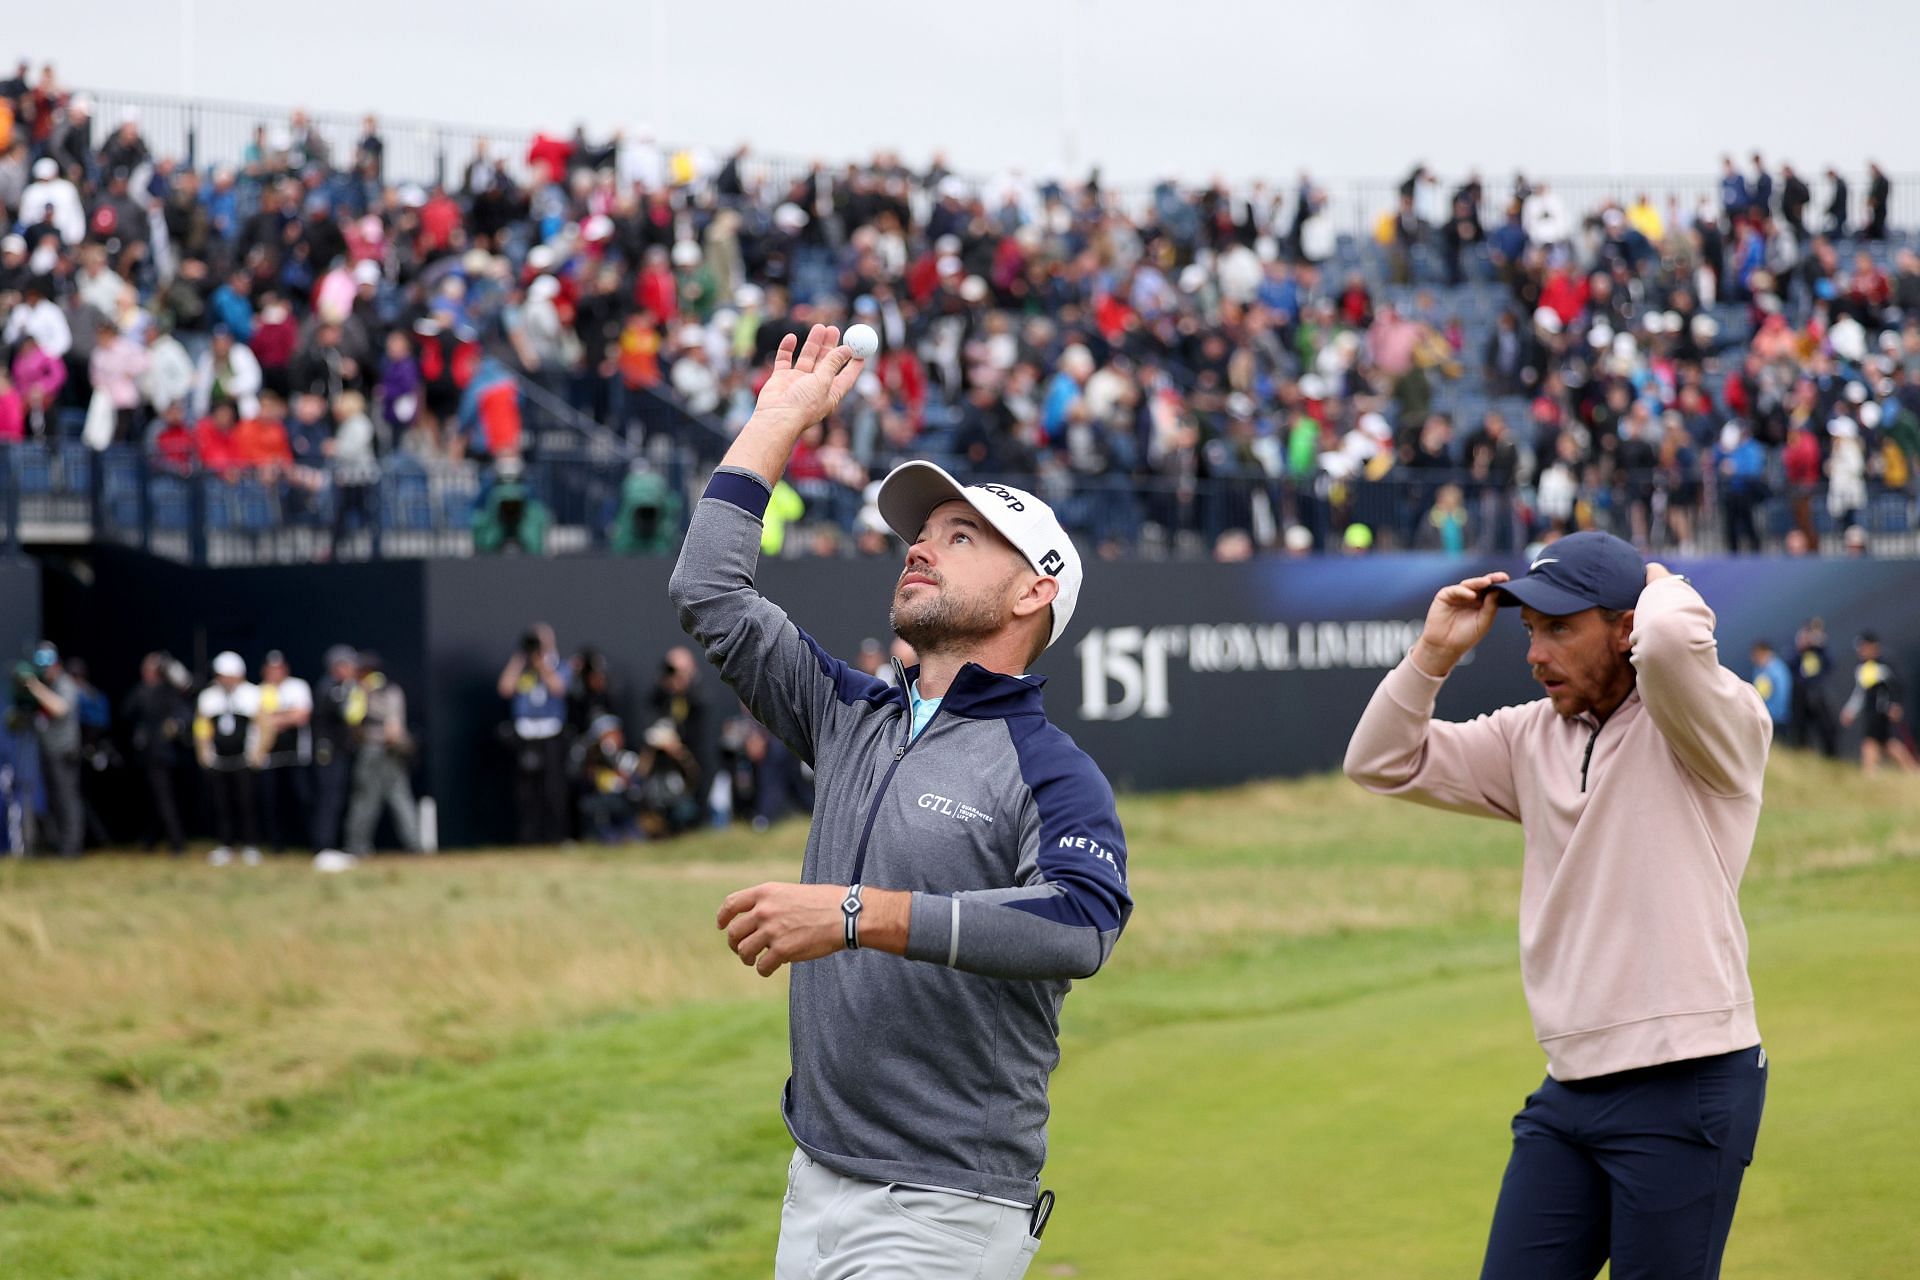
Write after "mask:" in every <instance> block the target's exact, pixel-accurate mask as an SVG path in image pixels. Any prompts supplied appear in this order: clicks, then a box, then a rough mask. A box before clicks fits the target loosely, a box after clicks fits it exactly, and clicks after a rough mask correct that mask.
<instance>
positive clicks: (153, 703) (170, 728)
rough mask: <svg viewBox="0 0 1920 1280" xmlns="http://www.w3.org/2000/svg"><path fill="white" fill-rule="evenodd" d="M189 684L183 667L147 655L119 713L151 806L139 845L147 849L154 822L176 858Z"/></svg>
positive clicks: (180, 843)
mask: <svg viewBox="0 0 1920 1280" xmlns="http://www.w3.org/2000/svg"><path fill="white" fill-rule="evenodd" d="M191 687H192V677H190V676H189V675H188V674H187V669H186V668H185V667H183V666H181V665H180V664H179V663H178V662H176V661H174V659H173V658H172V657H171V656H169V655H168V654H165V653H150V654H148V655H147V656H146V657H145V658H143V659H141V661H140V683H139V685H138V686H136V687H135V688H134V691H133V692H132V693H130V694H128V695H127V700H126V702H124V703H123V704H122V705H121V711H120V714H121V717H122V718H123V719H124V720H125V721H126V723H127V746H128V747H129V748H130V749H131V752H132V757H133V766H134V768H135V769H137V770H138V771H139V773H140V776H141V778H142V779H144V780H145V782H146V785H147V798H148V800H149V802H150V803H151V804H152V806H153V811H152V813H151V814H150V815H149V817H148V820H147V822H146V825H145V829H144V830H143V831H142V832H141V835H140V843H141V845H142V846H143V847H144V848H148V849H151V848H152V847H153V840H154V834H155V831H154V828H155V825H156V824H157V825H158V827H159V834H160V835H162V836H164V837H166V841H167V849H168V851H169V852H170V853H172V854H173V856H174V857H176V858H177V857H180V856H181V855H182V854H184V853H186V851H187V836H186V831H185V829H184V828H183V827H182V826H181V825H180V790H179V785H180V784H179V769H180V765H181V763H182V758H181V755H180V746H181V744H182V743H184V742H186V741H187V740H188V738H189V737H190V736H191V734H192V732H193V710H192V706H191V704H190V703H189V702H188V701H187V690H188V689H189V688H191Z"/></svg>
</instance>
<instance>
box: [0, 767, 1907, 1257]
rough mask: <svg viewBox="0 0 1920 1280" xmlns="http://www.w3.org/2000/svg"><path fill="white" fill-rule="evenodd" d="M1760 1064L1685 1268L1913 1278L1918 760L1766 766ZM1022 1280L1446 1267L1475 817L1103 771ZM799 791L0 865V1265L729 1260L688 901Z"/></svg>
mask: <svg viewBox="0 0 1920 1280" xmlns="http://www.w3.org/2000/svg"><path fill="white" fill-rule="evenodd" d="M1768 787H1769V791H1768V803H1767V809H1766V813H1765V815H1764V817H1763V821H1762V825H1761V835H1760V843H1759V847H1758V849H1757V850H1756V854H1755V859H1754V864H1753V866H1752V868H1751V869H1750V871H1749V873H1748V876H1747V880H1746V884H1745V887H1744V890H1743V894H1742V900H1743V904H1744V906H1745V910H1746V916H1747V921H1748V926H1749V930H1750V933H1751V936H1752V943H1753V948H1752V950H1753V978H1754V986H1755V989H1756V992H1757V996H1758V1001H1759V1016H1760V1022H1761V1026H1762V1028H1763V1030H1764V1032H1765V1035H1766V1043H1767V1049H1768V1053H1769V1056H1770V1058H1771V1059H1772V1061H1773V1075H1772V1082H1771V1089H1770V1094H1769V1098H1768V1108H1767V1115H1766V1121H1765V1124H1764V1126H1763V1129H1762V1132H1761V1137H1760V1146H1759V1153H1758V1158H1757V1160H1756V1163H1755V1165H1754V1167H1753V1169H1752V1170H1751V1171H1750V1173H1749V1176H1748V1181H1747V1187H1746V1191H1745V1194H1744V1196H1743V1199H1742V1202H1741V1206H1740V1211H1739V1217H1738V1219H1737V1220H1736V1223H1735V1227H1734V1232H1733V1237H1732V1243H1731V1245H1730V1248H1729V1251H1728V1259H1727V1266H1726V1273H1727V1275H1729V1276H1730V1277H1782V1278H1784V1277H1826V1276H1834V1277H1839V1276H1845V1277H1867V1278H1884V1280H1895V1278H1900V1280H1905V1278H1906V1277H1910V1276H1913V1275H1915V1274H1916V1273H1920V1243H1917V1241H1920V1232H1917V1231H1916V1229H1915V1228H1914V1226H1913V1210H1912V1196H1913V1191H1914V1189H1915V1187H1916V1186H1920V1154H1916V1152H1915V1150H1914V1146H1913V1133H1914V1128H1913V1120H1912V1117H1913V1116H1915V1115H1916V1114H1920V1072H1917V1071H1916V1070H1915V1069H1914V1065H1913V1064H1914V1063H1915V1062H1916V1060H1920V983H1916V981H1915V975H1916V974H1920V928H1916V927H1915V921H1916V920H1920V822H1916V815H1920V784H1916V782H1915V781H1913V780H1910V779H1905V778H1898V777H1882V778H1880V779H1877V780H1875V781H1874V782H1871V783H1869V782H1867V781H1865V780H1863V779H1861V778H1860V777H1859V776H1858V774H1857V772H1855V771H1853V770H1851V769H1848V768H1845V767H1842V766H1837V765H1830V764H1826V763H1824V762H1818V761H1814V760H1811V759H1808V758H1805V757H1801V756H1797V755H1783V756H1780V757H1778V758H1776V760H1775V761H1774V763H1773V765H1772V767H1771V770H1770V775H1769V783H1768ZM1122 817H1123V819H1124V820H1125V822H1126V824H1127V827H1128V833H1129V837H1130V841H1129V843H1130V845H1131V850H1132V869H1133V889H1134V892H1135V895H1136V898H1137V900H1138V909H1137V912H1136V914H1135V916H1134V918H1133V921H1132V924H1131V926H1130V927H1129V930H1128V933H1127V935H1126V937H1125V938H1124V939H1123V940H1122V941H1121V943H1120V945H1119V947H1118V949H1117V950H1116V952H1115V955H1114V959H1113V962H1112V963H1111V964H1110V965H1109V967H1108V968H1107V969H1106V970H1105V971H1104V972H1103V973H1101V974H1100V975H1099V976H1098V977H1097V978H1095V979H1093V980H1092V981H1090V982H1087V983H1083V984H1079V985H1078V988H1077V990H1076V991H1075V993H1074V995H1073V996H1072V997H1071V998H1070V999H1069V1000H1068V1003H1067V1009H1066V1015H1065V1028H1064V1033H1063V1060H1062V1064H1061V1067H1060V1069H1059V1071H1058V1072H1057V1073H1056V1075H1055V1077H1054V1105H1055V1110H1054V1119H1053V1125H1052V1133H1051V1140H1052V1156H1051V1159H1050V1162H1049V1166H1048V1169H1047V1172H1046V1175H1045V1178H1044V1181H1045V1182H1046V1184H1047V1185H1049V1186H1052V1187H1054V1188H1055V1189H1056V1190H1057V1191H1058V1193H1059V1208H1058V1211H1057V1212H1056V1214H1055V1217H1054V1220H1053V1225H1052V1227H1051V1229H1050V1230H1049V1231H1048V1233H1047V1238H1046V1244H1045V1247H1044V1248H1043V1250H1042V1251H1041V1253H1040V1256H1039V1259H1038V1261H1037V1262H1036V1264H1035V1266H1034V1269H1033V1271H1032V1272H1031V1274H1032V1275H1034V1276H1036V1277H1047V1276H1056V1275H1059V1276H1069V1275H1071V1276H1081V1277H1097V1278H1101V1280H1105V1278H1107V1277H1142V1278H1145V1277H1169V1276H1172V1277H1185V1276H1193V1277H1215V1276H1250V1277H1267V1276H1301V1277H1329V1276H1353V1277H1387V1276H1392V1277H1412V1276H1421V1277H1425V1276H1431V1277H1458V1276H1469V1275H1472V1274H1474V1273H1475V1272H1476V1271H1477V1268H1478V1263H1479V1251H1480V1248H1481V1246H1482V1244H1483V1242H1484V1238H1485V1231H1486V1225H1487V1219H1488V1215H1489V1213H1490V1211H1491V1208H1492V1203H1493V1195H1494V1191H1495V1188H1496V1184H1497V1181H1498V1178H1499V1175H1500V1170H1501V1167H1502V1165H1503V1163H1504V1161H1505V1157H1506V1148H1507V1130H1506V1122H1507V1119H1508V1117H1509V1116H1510V1115H1511V1113H1512V1112H1513V1111H1514V1110H1515V1109H1517V1107H1518V1106H1519V1104H1520V1101H1521V1099H1522V1098H1523V1097H1524V1095H1525V1094H1526V1093H1527V1092H1528V1091H1529V1090H1530V1089H1531V1088H1532V1087H1533V1086H1534V1085H1535V1084H1537V1083H1538V1080H1539V1077H1540V1075H1541V1073H1542V1071H1543V1062H1542V1058H1541V1055H1540V1053H1539V1051H1538V1049H1537V1047H1536V1046H1535V1045H1534V1044H1533V1043H1532V1039H1531V1035H1530V1030H1529V1027H1528V1023H1527V1018H1526V1011H1525V1007H1524V1005H1523V1003H1522V1000H1521V995H1520V981H1519V972H1518V962H1517V958H1516V954H1515V950H1516V948H1515V943H1514V931H1515V929H1514V913H1515V910H1516V903H1517V895H1518V885H1519V871H1518V867H1519V850H1520V836H1519V831H1518V828H1516V827H1510V826H1504V825H1500V824H1495V823H1491V822H1483V821H1475V820H1471V819H1466V818H1456V817H1451V816H1447V815H1441V814H1436V813H1433V812H1430V811H1424V810H1420V809H1416V808H1413V807H1411V806H1406V805H1399V804H1394V803H1391V802H1388V801H1385V800H1380V799H1375V798H1371V797H1367V796H1365V795H1362V794H1361V793H1360V792H1359V791H1358V790H1357V789H1356V788H1354V787H1352V786H1351V785H1350V784H1348V783H1346V782H1345V781H1344V780H1341V779H1335V778H1318V779H1310V780H1306V781H1302V782H1295V783H1284V784H1269V785H1262V786H1257V787H1250V788H1245V789H1241V790H1236V791H1231V792H1221V793H1207V794H1198V793H1195V794H1183V795H1173V796H1158V797H1145V798H1133V799H1130V800H1123V802H1122ZM804 837H805V831H804V828H803V827H800V826H797V825H790V826H787V827H783V828H779V829H776V830H775V831H774V832H773V833H771V834H769V835H765V836H753V835H751V834H749V833H746V832H727V833H721V834H716V835H709V836H702V837H699V838H696V839H691V840H687V841H684V842H681V843H678V844H674V845H668V846H658V847H649V848H646V849H644V850H639V851H633V852H623V853H602V852H598V851H581V852H574V853H551V854H538V855H509V854H502V855H493V856H471V857H465V856H463V857H441V858H436V859H431V860H426V859H422V860H398V859H395V860H382V861H380V862H378V863H377V864H375V865H373V866H371V867H368V868H365V869H362V870H360V871H357V872H355V873H353V874H351V875H346V876H340V877H335V878H322V877H316V876H315V875H313V874H312V873H311V872H310V871H309V870H308V869H307V868H306V867H305V866H304V865H297V864H287V865H279V866H268V867H265V868H260V869H254V870H248V869H242V868H228V869H225V870H214V869H210V868H207V867H205V866H203V865H200V864H197V863H192V864H189V863H172V862H168V861H166V860H163V859H133V858H124V859H97V860H91V861H88V862H86V863H84V864H82V865H77V866H63V865H49V864H43V863H28V864H20V863H7V864H5V865H4V866H0V964H3V965H4V967H5V972H6V975H7V977H6V982H5V985H4V990H3V991H0V1275H5V1276H7V1277H13V1276H21V1277H36V1278H37V1277H128V1278H132V1277H141V1278H143V1280H144V1278H146V1277H160V1276H165V1277H262V1278H266V1277H273V1278H279V1280H292V1278H294V1277H313V1278H316V1280H317V1278H320V1277H326V1278H328V1280H333V1278H336V1277H390V1276H404V1277H421V1278H423V1280H424V1278H429V1277H436V1278H437V1277H447V1278H449V1280H451V1278H453V1277H460V1278H463V1280H464V1278H475V1277H478V1278H482V1280H486V1278H491V1280H507V1278H509V1277H515V1278H525V1280H534V1278H536V1277H537V1278H540V1280H561V1278H563V1277H623V1276H633V1277H645V1278H646V1280H655V1278H662V1280H666V1278H673V1277H715V1278H718V1277H728V1278H731V1277H743V1276H764V1275H767V1274H770V1271H771V1260H772V1252H773V1241H774V1237H775V1233H776V1231H777V1223H778V1208H779V1198H780V1191H781V1184H782V1179H783V1176H784V1169H785V1157H786V1154H787V1153H788V1151H789V1150H790V1143H789V1142H788V1140H787V1139H786V1137H785V1134H784V1132H783V1130H782V1128H781V1125H780V1122H779V1117H778V1111H777V1104H776V1099H777V1094H778V1090H779V1086H780V1082H781V1080H782V1079H783V1077H784V1074H785V1069H786V1037H785V1021H784V1004H783V1001H782V996H783V994H784V991H785V983H784V980H774V981H762V980H760V979H758V978H756V977H754V976H753V975H752V973H751V972H750V971H747V970H745V969H743V968H742V967H741V966H740V965H739V963H738V962H737V961H735V960H733V959H732V958H731V957H730V956H729V955H728V953H727V952H726V950H725V949H724V947H723V946H722V944H721V942H720V941H719V939H718V938H717V936H716V935H715V933H714V930H713V927H712V920H713V912H714V908H715V906H716V905H717V903H718V901H719V899H720V898H721V897H722V896H723V895H724V894H725V893H726V892H728V891H729V890H731V889H733V888H737V887H741V886H744V885H747V884H752V883H755V882H757V881H759V880H763V879H770V878H786V877H790V876H791V875H793V874H794V873H795V871H796V869H797V867H798V864H799V852H800V847H801V844H802V842H803V840H804Z"/></svg>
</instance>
